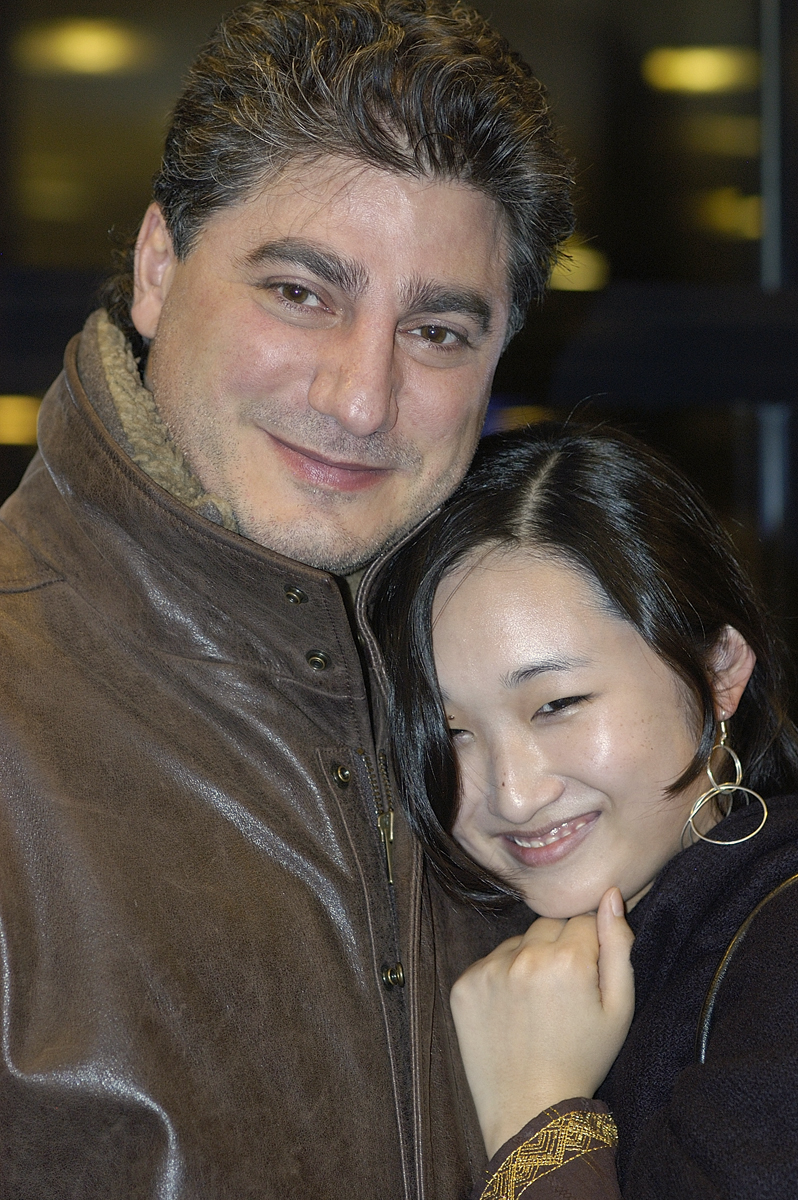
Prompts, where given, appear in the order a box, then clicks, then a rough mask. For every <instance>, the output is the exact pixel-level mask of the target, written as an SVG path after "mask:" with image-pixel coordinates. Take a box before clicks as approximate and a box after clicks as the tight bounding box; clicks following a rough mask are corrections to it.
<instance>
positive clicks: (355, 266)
mask: <svg viewBox="0 0 798 1200" xmlns="http://www.w3.org/2000/svg"><path fill="white" fill-rule="evenodd" d="M277 262H280V263H291V264H292V265H293V266H297V267H304V268H305V270H306V271H310V272H311V274H313V275H316V276H317V278H319V279H323V280H324V281H325V283H331V284H333V286H334V287H338V288H341V290H342V291H344V292H348V293H349V294H350V295H357V294H359V293H360V292H362V291H363V290H364V289H365V287H366V285H367V283H368V275H367V274H366V270H365V268H364V267H363V266H361V264H360V263H358V262H354V261H353V260H352V259H348V258H342V257H341V255H340V254H335V253H334V252H333V251H331V250H322V249H321V248H320V247H319V246H314V245H313V243H312V242H305V241H303V240H302V238H290V237H288V238H278V239H276V240H275V241H272V242H263V243H262V244H261V245H260V246H257V247H256V248H255V249H254V250H251V251H250V253H249V254H247V255H246V256H245V258H244V263H245V265H246V266H250V267H261V266H266V265H267V264H269V263H277Z"/></svg>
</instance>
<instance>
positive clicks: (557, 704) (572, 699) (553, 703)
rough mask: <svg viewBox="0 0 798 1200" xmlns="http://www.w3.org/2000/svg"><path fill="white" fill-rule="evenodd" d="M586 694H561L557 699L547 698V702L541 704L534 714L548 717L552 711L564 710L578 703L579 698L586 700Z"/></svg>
mask: <svg viewBox="0 0 798 1200" xmlns="http://www.w3.org/2000/svg"><path fill="white" fill-rule="evenodd" d="M586 699H587V696H563V697H561V699H559V700H549V702H548V703H547V704H542V705H541V706H540V708H539V709H538V710H537V712H536V713H535V716H536V717H537V716H544V717H548V716H551V715H552V714H554V713H560V712H564V711H565V709H567V708H572V707H573V706H574V705H576V704H579V702H580V701H581V700H586Z"/></svg>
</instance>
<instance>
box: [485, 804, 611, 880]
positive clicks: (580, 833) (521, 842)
mask: <svg viewBox="0 0 798 1200" xmlns="http://www.w3.org/2000/svg"><path fill="white" fill-rule="evenodd" d="M600 816H601V813H600V812H588V813H580V814H579V816H576V817H571V818H570V819H569V820H567V821H560V822H559V824H557V825H548V826H546V827H545V828H541V829H533V830H520V829H519V830H516V831H514V832H513V833H504V834H502V835H501V837H502V841H503V842H504V844H505V846H506V848H507V850H508V851H509V853H510V854H511V855H512V857H513V858H514V859H516V860H517V861H518V862H520V863H523V864H524V866H527V867H542V866H548V864H549V863H553V862H559V860H560V859H561V858H564V857H565V856H566V854H570V852H571V851H572V850H575V849H576V847H577V846H578V845H581V843H582V842H583V841H584V839H585V838H586V837H587V836H588V834H590V832H591V831H592V829H593V827H594V825H595V823H596V821H597V820H598V819H599V817H600Z"/></svg>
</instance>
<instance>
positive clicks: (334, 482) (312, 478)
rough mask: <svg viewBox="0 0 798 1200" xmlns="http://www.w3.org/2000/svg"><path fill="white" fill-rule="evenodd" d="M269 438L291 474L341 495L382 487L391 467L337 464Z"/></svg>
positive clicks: (280, 439)
mask: <svg viewBox="0 0 798 1200" xmlns="http://www.w3.org/2000/svg"><path fill="white" fill-rule="evenodd" d="M263 432H264V433H266V434H267V437H268V438H269V439H270V441H271V442H272V445H273V446H274V447H275V449H276V450H277V452H278V454H279V455H280V457H281V458H282V460H283V462H284V463H285V464H286V466H287V467H288V469H289V470H290V471H291V474H292V475H294V476H296V477H297V478H299V479H300V480H302V481H303V482H305V483H309V484H312V485H313V486H314V487H329V488H334V489H335V490H336V491H339V492H360V491H364V490H365V489H366V488H369V487H373V486H374V484H377V483H382V482H383V481H384V479H385V477H386V475H387V474H388V473H389V472H390V471H392V470H394V469H395V468H394V467H392V466H388V465H386V466H379V467H377V466H371V465H370V464H366V463H355V462H337V461H335V460H334V459H329V458H326V457H325V456H324V455H323V454H321V453H320V452H319V451H317V450H306V449H304V448H303V447H301V446H292V445H291V444H290V442H286V441H283V439H282V438H278V437H276V436H275V435H274V434H273V433H268V431H266V430H264V431H263Z"/></svg>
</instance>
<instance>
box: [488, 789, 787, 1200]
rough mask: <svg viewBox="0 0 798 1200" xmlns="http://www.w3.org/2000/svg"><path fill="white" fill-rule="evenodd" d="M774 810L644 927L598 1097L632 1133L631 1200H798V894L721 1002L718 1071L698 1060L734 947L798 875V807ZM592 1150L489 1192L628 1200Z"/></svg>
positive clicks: (661, 899)
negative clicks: (708, 1013)
mask: <svg viewBox="0 0 798 1200" xmlns="http://www.w3.org/2000/svg"><path fill="white" fill-rule="evenodd" d="M768 807H769V809H770V816H769V819H768V821H767V823H766V825H765V827H764V828H763V829H762V831H761V832H760V833H759V834H758V835H757V836H756V837H755V838H752V839H751V840H750V841H747V842H743V843H742V844H741V845H738V846H733V847H732V846H730V847H717V846H712V845H708V844H706V843H703V842H701V843H699V844H698V845H696V846H693V847H691V848H690V849H688V850H686V851H684V852H683V853H681V854H679V855H677V856H676V857H675V858H674V859H672V860H671V861H670V862H669V863H668V865H667V866H666V867H665V869H664V870H663V871H662V873H661V874H660V876H659V878H658V879H657V881H656V883H655V884H654V887H653V888H652V889H651V891H650V892H649V893H648V895H647V896H646V897H644V899H643V900H642V901H640V903H639V904H638V905H637V907H636V908H635V909H634V910H633V911H632V913H631V914H630V918H629V923H630V925H631V926H632V928H633V929H634V931H635V935H636V940H635V944H634V948H633V951H632V963H633V966H634V971H635V985H636V1005H635V1017H634V1021H633V1023H632V1027H631V1029H630V1031H629V1036H628V1037H627V1039H626V1042H625V1043H624V1046H623V1048H622V1049H621V1052H620V1054H619V1055H618V1058H617V1059H616V1061H615V1064H614V1065H613V1068H612V1070H611V1071H610V1073H609V1075H608V1077H607V1079H606V1080H605V1081H604V1083H603V1085H602V1087H601V1088H600V1089H599V1091H598V1093H597V1098H598V1099H599V1100H602V1101H604V1102H605V1103H606V1105H607V1106H608V1107H609V1110H610V1111H611V1113H612V1115H613V1117H614V1118H615V1121H616V1124H617V1127H618V1144H619V1149H618V1156H617V1168H618V1178H619V1181H620V1188H621V1193H622V1195H623V1197H624V1200H655V1198H656V1200H665V1198H666V1197H667V1198H668V1200H677V1198H679V1200H680V1198H681V1197H685V1198H687V1197H690V1198H696V1197H698V1198H706V1200H710V1198H713V1200H714V1198H716V1197H717V1198H718V1200H719V1198H720V1197H724V1198H729V1200H794V1197H796V1196H798V888H791V889H788V890H787V891H785V892H784V893H783V894H782V895H781V896H780V897H779V898H778V899H776V900H773V901H771V902H770V903H769V904H768V905H767V906H766V907H765V908H764V909H763V910H762V912H761V913H760V914H759V916H758V917H757V918H756V920H755V921H754V923H753V924H752V926H751V928H750V931H749V933H748V935H747V937H746V938H745V940H744V941H743V942H742V944H741V945H740V948H739V950H738V951H737V952H736V954H735V956H734V959H733V961H732V964H731V966H730V968H729V971H728V973H727V975H726V977H725V979H724V981H723V984H722V986H721V988H720V991H719V994H718V999H717V1003H716V1006H715V1012H714V1018H713V1023H712V1027H711V1033H710V1037H709V1042H708V1048H707V1055H706V1062H705V1064H704V1065H699V1063H698V1062H697V1060H696V1052H695V1041H696V1031H697V1027H698V1022H699V1017H700V1013H701V1008H702V1005H703V1002H704V998H705V996H706V993H707V989H708V987H709V985H710V983H711V980H712V977H713V975H714V973H715V970H716V969H717V967H718V965H719V963H720V961H721V959H722V958H723V955H724V953H725V951H726V948H727V947H728V945H729V943H730V941H731V939H732V938H733V936H734V934H735V932H736V931H737V929H738V928H739V927H740V925H741V924H742V923H743V921H744V920H745V919H746V917H747V916H748V915H749V913H750V912H751V911H752V909H753V908H754V907H755V906H756V905H757V904H758V903H759V901H760V900H762V899H763V898H764V897H765V896H766V895H767V894H768V893H769V892H770V891H771V890H772V889H773V888H774V887H776V885H778V884H779V883H780V882H782V881H783V880H784V879H786V878H788V877H789V876H791V875H794V874H796V873H798V797H795V796H790V797H782V798H779V799H775V800H771V801H769V802H768ZM760 816H761V809H760V807H759V805H758V804H756V803H755V804H754V805H753V806H752V808H751V809H749V810H742V811H740V812H738V813H735V814H733V815H732V816H730V817H728V818H727V819H726V820H725V821H723V822H721V824H720V825H718V826H717V827H716V829H715V830H714V831H713V836H715V837H718V838H721V837H722V838H725V839H731V838H735V837H740V836H742V835H743V834H744V833H745V832H747V830H748V829H749V828H752V827H755V825H756V823H757V822H758V820H759V818H760ZM557 1108H558V1110H559V1114H562V1112H563V1111H565V1110H567V1109H569V1108H570V1109H571V1110H572V1111H573V1112H574V1113H575V1114H576V1115H579V1113H580V1111H582V1110H588V1109H589V1108H593V1109H595V1108H598V1109H599V1110H601V1108H602V1106H601V1105H595V1104H593V1105H590V1106H588V1105H587V1104H580V1102H578V1101H572V1102H568V1103H567V1104H564V1105H558V1106H557ZM551 1111H553V1110H550V1112H551ZM559 1114H558V1118H557V1119H558V1121H559V1122H562V1116H561V1115H559ZM547 1122H549V1123H552V1122H551V1118H550V1115H549V1114H548V1113H547V1114H541V1116H540V1117H538V1118H536V1120H535V1121H533V1122H530V1125H529V1126H527V1128H526V1129H525V1130H524V1131H523V1136H519V1137H517V1138H515V1139H513V1142H512V1143H509V1144H508V1146H507V1147H504V1148H503V1149H502V1150H500V1151H499V1153H498V1155H497V1156H496V1157H495V1158H494V1160H493V1161H492V1163H491V1165H490V1168H489V1179H491V1177H493V1178H496V1172H497V1171H498V1170H499V1169H500V1166H501V1163H502V1161H503V1160H506V1159H507V1156H508V1152H509V1151H514V1152H515V1154H516V1155H518V1154H519V1146H523V1144H524V1140H525V1139H526V1140H527V1142H529V1140H530V1139H535V1136H536V1135H537V1142H538V1143H539V1142H540V1136H541V1130H544V1129H545V1128H546V1127H547ZM583 1141H584V1139H583ZM584 1145H585V1149H584V1150H582V1151H581V1152H574V1153H573V1154H572V1155H571V1156H570V1157H569V1155H568V1154H565V1155H564V1157H563V1165H562V1166H558V1165H557V1164H556V1163H554V1162H552V1165H551V1166H550V1167H549V1168H547V1169H545V1170H542V1171H541V1170H538V1171H537V1173H536V1172H535V1171H531V1172H530V1171H529V1170H527V1172H526V1173H527V1174H528V1175H529V1176H530V1178H529V1180H528V1181H527V1182H525V1181H524V1180H523V1178H521V1177H520V1175H519V1173H518V1172H516V1178H515V1180H514V1182H513V1183H512V1184H511V1185H504V1184H503V1185H502V1187H501V1188H499V1189H498V1190H497V1189H495V1188H494V1190H493V1191H492V1192H490V1184H489V1185H488V1189H486V1194H490V1195H492V1196H496V1197H501V1198H502V1200H504V1198H505V1197H506V1198H507V1200H509V1198H510V1197H512V1200H517V1198H520V1197H522V1196H523V1197H525V1198H527V1200H548V1198H549V1197H552V1198H553V1197H555V1196H556V1197H557V1198H558V1200H563V1198H565V1197H573V1198H574V1200H577V1198H578V1200H599V1197H601V1198H602V1200H603V1198H605V1197H610V1196H617V1195H618V1191H617V1190H616V1187H615V1183H614V1180H613V1179H612V1177H611V1171H609V1170H608V1166H609V1163H610V1160H611V1155H612V1149H611V1147H610V1146H609V1145H608V1144H606V1140H605V1142H603V1143H602V1142H601V1140H600V1139H599V1140H598V1141H594V1142H590V1141H589V1140H588V1141H584ZM578 1149H579V1147H578V1146H577V1150H578ZM505 1176H506V1171H505Z"/></svg>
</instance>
